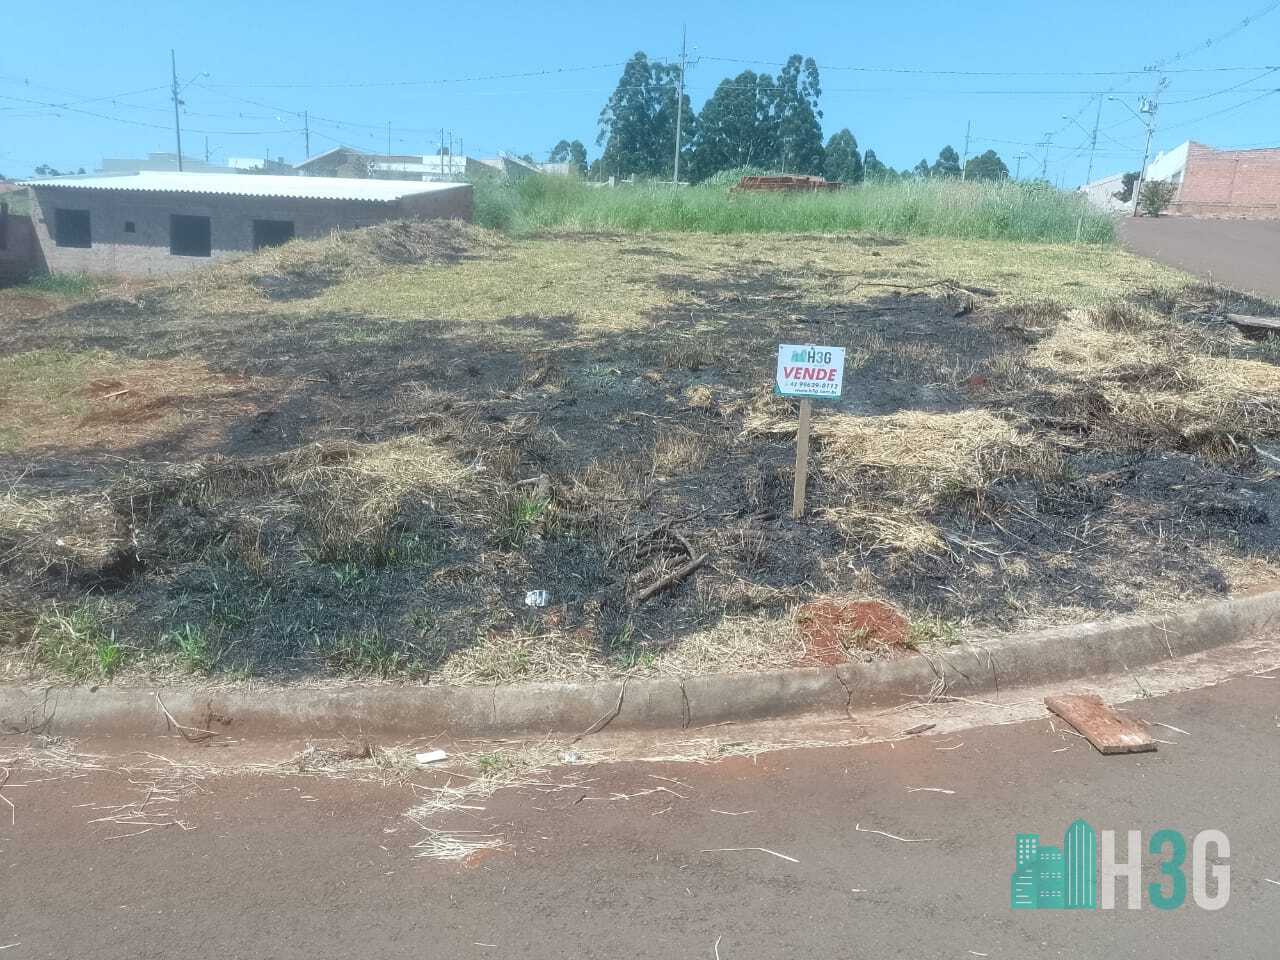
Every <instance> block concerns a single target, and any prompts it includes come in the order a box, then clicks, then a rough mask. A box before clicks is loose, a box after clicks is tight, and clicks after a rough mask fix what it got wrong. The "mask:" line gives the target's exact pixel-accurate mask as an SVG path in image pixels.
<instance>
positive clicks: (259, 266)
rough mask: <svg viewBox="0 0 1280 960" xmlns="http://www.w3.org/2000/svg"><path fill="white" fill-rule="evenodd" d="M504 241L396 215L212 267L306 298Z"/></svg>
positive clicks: (270, 293)
mask: <svg viewBox="0 0 1280 960" xmlns="http://www.w3.org/2000/svg"><path fill="white" fill-rule="evenodd" d="M501 242H502V239H501V237H500V235H498V234H496V233H493V232H492V231H489V230H485V229H483V228H482V227H477V226H474V225H472V224H469V223H463V222H461V221H458V220H395V221H390V222H387V223H380V224H376V225H374V226H372V227H365V228H363V229H360V230H350V231H345V232H343V231H334V232H333V233H332V234H330V235H329V236H327V237H324V238H323V239H320V240H294V241H292V242H290V243H287V244H285V245H283V246H280V247H272V248H270V249H267V250H260V251H258V252H257V253H255V254H253V255H252V256H249V257H245V258H244V259H241V260H236V261H234V262H232V263H229V264H226V265H225V266H220V267H217V268H215V270H214V271H211V272H212V273H216V274H219V275H220V276H219V278H218V279H220V280H222V281H224V282H226V281H232V282H234V281H247V282H248V283H249V284H250V285H251V286H253V287H254V288H255V289H256V290H257V291H258V292H259V293H260V294H261V295H262V296H265V297H266V298H267V299H270V300H303V299H309V298H311V297H315V296H319V295H320V294H321V293H323V292H324V291H325V290H327V289H328V288H329V287H331V286H334V285H335V284H338V283H341V282H343V281H344V280H348V279H351V278H354V277H359V276H367V275H368V274H370V273H372V272H377V271H381V270H385V269H387V268H388V267H403V266H415V265H425V264H449V263H457V262H459V261H460V260H464V259H466V258H468V257H471V256H474V255H477V254H479V253H481V252H484V251H488V250H492V249H494V248H496V247H497V246H498V245H500V244H501ZM191 282H196V283H199V282H202V281H200V280H196V279H193V280H192V281H191Z"/></svg>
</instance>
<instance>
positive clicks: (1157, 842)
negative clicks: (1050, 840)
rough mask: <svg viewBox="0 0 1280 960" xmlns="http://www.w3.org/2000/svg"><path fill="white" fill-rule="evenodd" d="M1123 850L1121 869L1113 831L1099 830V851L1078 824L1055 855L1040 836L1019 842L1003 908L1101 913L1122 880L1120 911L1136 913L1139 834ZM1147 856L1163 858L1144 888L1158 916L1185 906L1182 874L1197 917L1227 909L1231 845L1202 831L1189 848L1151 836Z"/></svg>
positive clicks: (1174, 834) (1218, 834)
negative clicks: (1203, 912)
mask: <svg viewBox="0 0 1280 960" xmlns="http://www.w3.org/2000/svg"><path fill="white" fill-rule="evenodd" d="M1127 845H1128V850H1127V851H1126V856H1125V861H1124V862H1123V863H1121V862H1120V861H1119V860H1118V859H1117V857H1116V831H1114V830H1103V831H1102V844H1101V851H1099V844H1098V837H1097V834H1095V833H1094V830H1093V827H1091V826H1089V824H1087V823H1085V821H1083V820H1076V821H1075V822H1074V823H1072V824H1071V826H1069V827H1067V831H1066V834H1065V836H1064V837H1063V842H1062V847H1061V848H1059V847H1052V846H1047V845H1044V844H1041V843H1040V836H1039V834H1035V833H1020V834H1018V835H1017V838H1016V839H1015V841H1014V852H1015V866H1014V871H1013V875H1012V876H1011V877H1010V891H1009V905H1010V906H1011V907H1012V908H1013V909H1014V910H1096V909H1097V908H1098V906H1099V905H1101V907H1102V909H1103V910H1113V909H1115V905H1116V887H1117V886H1118V885H1119V882H1120V880H1121V879H1123V880H1124V881H1125V882H1126V884H1127V886H1128V896H1127V903H1126V906H1127V907H1128V909H1130V910H1138V909H1140V908H1141V907H1142V831H1141V830H1129V831H1128V832H1127ZM1099 852H1101V856H1100V857H1099ZM1147 852H1148V853H1150V854H1152V855H1153V856H1157V857H1161V856H1162V857H1164V860H1163V862H1162V863H1160V865H1159V879H1158V880H1156V881H1155V882H1153V883H1150V884H1148V885H1147V901H1148V902H1149V903H1150V904H1151V906H1153V907H1155V908H1156V909H1157V910H1176V909H1177V908H1178V907H1181V906H1182V905H1183V904H1184V903H1185V902H1186V899H1187V874H1186V869H1187V867H1188V866H1189V867H1190V868H1191V897H1192V900H1193V901H1194V902H1195V905H1196V906H1197V907H1200V908H1201V909H1202V910H1221V909H1222V908H1223V907H1225V906H1226V905H1227V900H1229V899H1230V897H1231V867H1230V866H1229V865H1228V864H1227V863H1226V862H1225V861H1226V860H1227V858H1229V857H1230V856H1231V843H1230V841H1229V840H1228V839H1227V835H1226V834H1225V833H1223V832H1222V831H1221V830H1201V831H1200V832H1199V833H1197V834H1196V835H1195V838H1194V839H1193V840H1192V842H1191V845H1190V847H1188V845H1187V840H1186V837H1184V836H1183V835H1182V834H1181V833H1180V832H1179V831H1177V830H1157V831H1156V832H1155V833H1153V834H1152V835H1151V839H1150V841H1149V842H1148V844H1147ZM1188 854H1190V863H1188ZM1211 880H1212V884H1211V883H1210V881H1211ZM1099 888H1101V898H1099V896H1098V893H1099Z"/></svg>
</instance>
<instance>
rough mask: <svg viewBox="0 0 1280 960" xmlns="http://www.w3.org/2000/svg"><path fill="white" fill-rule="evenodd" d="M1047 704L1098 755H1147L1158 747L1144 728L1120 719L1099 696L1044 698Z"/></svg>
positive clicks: (1080, 695)
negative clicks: (1095, 748) (1087, 742)
mask: <svg viewBox="0 0 1280 960" xmlns="http://www.w3.org/2000/svg"><path fill="white" fill-rule="evenodd" d="M1044 705H1045V706H1046V707H1048V708H1049V709H1050V710H1051V711H1052V712H1053V713H1056V714H1057V715H1058V716H1060V717H1061V718H1062V719H1063V720H1065V721H1067V723H1069V724H1071V725H1072V726H1073V727H1075V728H1076V729H1077V730H1079V731H1080V733H1081V734H1082V735H1083V736H1084V737H1085V739H1086V740H1088V741H1089V742H1090V743H1092V744H1093V745H1094V746H1095V747H1097V748H1098V752H1099V753H1105V754H1112V753H1146V752H1148V751H1151V750H1154V749H1155V748H1156V745H1155V743H1154V742H1153V741H1152V740H1151V737H1150V736H1149V735H1148V734H1147V732H1146V731H1145V730H1143V729H1142V727H1140V726H1138V724H1136V723H1135V722H1134V721H1132V720H1128V719H1126V718H1124V717H1121V716H1120V715H1119V714H1117V713H1116V712H1115V711H1114V710H1112V709H1111V708H1110V707H1108V706H1107V705H1106V704H1105V703H1103V702H1102V698H1101V697H1099V696H1098V695H1097V694H1093V693H1084V694H1071V695H1068V696H1062V697H1045V699H1044Z"/></svg>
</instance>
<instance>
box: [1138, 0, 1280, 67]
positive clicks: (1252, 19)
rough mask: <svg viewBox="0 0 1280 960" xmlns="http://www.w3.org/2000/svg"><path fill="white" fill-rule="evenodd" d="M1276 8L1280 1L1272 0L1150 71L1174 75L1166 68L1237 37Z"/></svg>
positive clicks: (1167, 58) (1157, 63)
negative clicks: (1215, 34) (1229, 38)
mask: <svg viewBox="0 0 1280 960" xmlns="http://www.w3.org/2000/svg"><path fill="white" fill-rule="evenodd" d="M1276 7H1280V0H1271V2H1270V3H1267V4H1264V5H1263V6H1262V7H1261V8H1259V9H1258V10H1256V11H1255V12H1253V13H1251V14H1249V16H1247V17H1245V18H1244V19H1243V20H1241V21H1240V22H1239V23H1236V24H1234V25H1232V26H1231V27H1228V28H1227V29H1226V30H1225V31H1223V32H1222V33H1220V34H1218V35H1217V36H1214V37H1210V38H1209V39H1208V40H1205V41H1204V42H1203V43H1199V44H1196V45H1195V46H1194V47H1188V48H1187V49H1186V50H1183V51H1181V52H1179V53H1175V54H1174V55H1173V56H1172V57H1166V58H1165V59H1164V60H1160V61H1158V62H1156V63H1154V64H1152V65H1151V66H1150V67H1149V68H1148V69H1150V70H1158V71H1161V72H1163V73H1173V72H1175V71H1172V70H1168V69H1166V67H1167V66H1168V65H1169V64H1171V63H1178V62H1179V61H1180V60H1183V59H1185V58H1187V57H1189V56H1191V55H1192V54H1195V53H1199V52H1200V51H1201V50H1208V49H1209V48H1210V47H1212V46H1213V45H1214V44H1215V43H1221V42H1222V41H1223V40H1226V39H1227V38H1228V37H1233V36H1235V35H1236V34H1237V33H1239V32H1240V31H1241V30H1244V29H1246V28H1247V27H1250V26H1252V25H1253V24H1255V23H1257V22H1258V21H1259V20H1261V19H1262V18H1263V17H1265V16H1266V15H1267V14H1269V13H1271V11H1273V10H1275V9H1276Z"/></svg>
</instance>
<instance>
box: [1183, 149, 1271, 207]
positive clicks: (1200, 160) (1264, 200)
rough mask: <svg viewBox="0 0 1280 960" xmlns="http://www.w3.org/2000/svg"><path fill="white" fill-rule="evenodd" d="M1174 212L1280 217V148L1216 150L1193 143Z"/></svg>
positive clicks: (1188, 151)
mask: <svg viewBox="0 0 1280 960" xmlns="http://www.w3.org/2000/svg"><path fill="white" fill-rule="evenodd" d="M1172 212H1174V213H1182V214H1188V215H1194V216H1220V217H1250V218H1273V217H1280V150H1214V149H1212V148H1211V147H1206V146H1205V145H1204V144H1201V143H1192V144H1191V145H1190V147H1189V148H1188V150H1187V167H1186V172H1185V173H1184V174H1183V177H1182V186H1181V187H1180V188H1179V190H1178V196H1177V200H1176V202H1175V203H1174V205H1173V208H1172Z"/></svg>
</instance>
